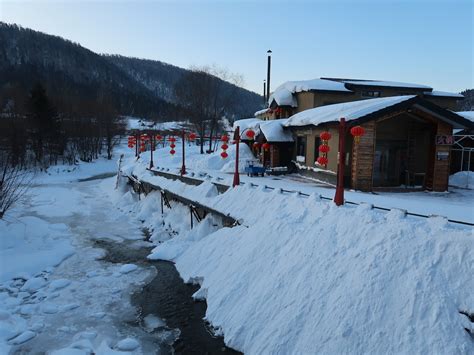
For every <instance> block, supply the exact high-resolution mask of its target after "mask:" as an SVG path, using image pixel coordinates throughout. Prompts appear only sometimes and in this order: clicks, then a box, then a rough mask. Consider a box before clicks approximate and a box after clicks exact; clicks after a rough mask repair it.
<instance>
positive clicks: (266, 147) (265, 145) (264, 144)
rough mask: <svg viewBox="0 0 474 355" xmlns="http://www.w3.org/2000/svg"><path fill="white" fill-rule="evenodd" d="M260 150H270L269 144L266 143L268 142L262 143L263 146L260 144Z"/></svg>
mask: <svg viewBox="0 0 474 355" xmlns="http://www.w3.org/2000/svg"><path fill="white" fill-rule="evenodd" d="M262 148H263V150H269V149H270V143H268V142H267V143H263V144H262Z"/></svg>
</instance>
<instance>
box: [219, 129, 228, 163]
mask: <svg viewBox="0 0 474 355" xmlns="http://www.w3.org/2000/svg"><path fill="white" fill-rule="evenodd" d="M221 141H222V145H221V148H222V153H221V157H222V159H226V158H227V157H228V156H229V154H227V152H226V150H227V149H228V148H229V146H228V145H227V143H228V142H229V136H228V135H227V134H224V135H223V136H222V137H221Z"/></svg>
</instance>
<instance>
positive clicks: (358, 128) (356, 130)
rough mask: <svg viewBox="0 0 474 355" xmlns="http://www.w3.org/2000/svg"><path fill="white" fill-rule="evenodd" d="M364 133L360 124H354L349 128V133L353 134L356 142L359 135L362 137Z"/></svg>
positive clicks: (357, 142)
mask: <svg viewBox="0 0 474 355" xmlns="http://www.w3.org/2000/svg"><path fill="white" fill-rule="evenodd" d="M364 133H365V130H364V127H362V126H355V127H352V128H351V134H352V135H353V136H354V140H355V142H356V144H359V142H360V137H362V136H363V135H364Z"/></svg>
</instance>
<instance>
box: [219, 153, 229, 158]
mask: <svg viewBox="0 0 474 355" xmlns="http://www.w3.org/2000/svg"><path fill="white" fill-rule="evenodd" d="M228 156H229V154H227V152H226V151H223V152H222V153H221V157H222V158H223V159H225V158H227V157H228Z"/></svg>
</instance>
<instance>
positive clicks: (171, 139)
mask: <svg viewBox="0 0 474 355" xmlns="http://www.w3.org/2000/svg"><path fill="white" fill-rule="evenodd" d="M168 141H170V142H171V143H173V142H176V138H175V137H169V138H168Z"/></svg>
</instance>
